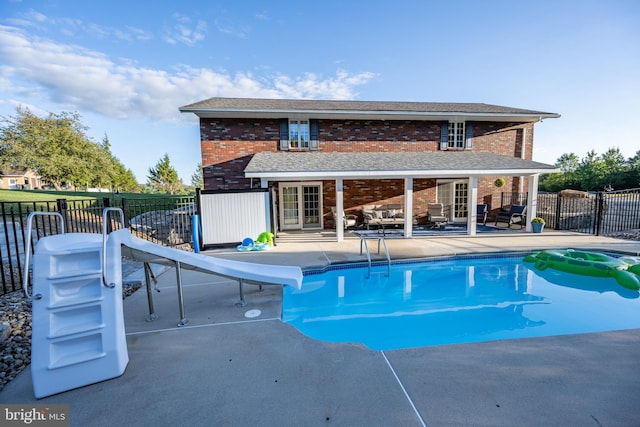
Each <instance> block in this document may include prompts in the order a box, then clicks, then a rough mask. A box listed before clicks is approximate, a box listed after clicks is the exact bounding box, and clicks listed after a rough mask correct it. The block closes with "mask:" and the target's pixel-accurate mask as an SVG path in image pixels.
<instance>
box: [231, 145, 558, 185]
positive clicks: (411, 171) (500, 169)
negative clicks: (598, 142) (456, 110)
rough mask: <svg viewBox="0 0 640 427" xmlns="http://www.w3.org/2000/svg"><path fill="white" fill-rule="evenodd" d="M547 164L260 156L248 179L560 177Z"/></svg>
mask: <svg viewBox="0 0 640 427" xmlns="http://www.w3.org/2000/svg"><path fill="white" fill-rule="evenodd" d="M556 171H557V168H556V167H555V166H552V165H548V164H545V163H539V162H534V161H531V160H526V159H520V158H516V157H510V156H503V155H499V154H493V153H485V152H469V151H459V152H458V151H456V152H454V151H452V152H419V153H415V152H392V153H389V152H385V153H371V152H367V153H342V152H326V153H323V152H304V153H294V152H280V153H271V152H263V153H256V154H255V155H254V156H253V158H252V159H251V161H250V162H249V164H248V165H247V167H246V168H245V171H244V172H245V176H247V177H249V178H250V177H254V178H262V177H268V178H286V179H292V178H306V179H311V178H315V179H323V178H326V179H331V178H336V177H344V178H347V177H349V178H352V179H354V178H367V177H368V178H402V177H408V176H413V177H439V178H444V177H461V176H483V175H484V176H500V175H508V176H513V175H529V174H535V173H549V172H556Z"/></svg>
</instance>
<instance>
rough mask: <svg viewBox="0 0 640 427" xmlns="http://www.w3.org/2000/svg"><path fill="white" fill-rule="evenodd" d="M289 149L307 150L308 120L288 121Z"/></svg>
mask: <svg viewBox="0 0 640 427" xmlns="http://www.w3.org/2000/svg"><path fill="white" fill-rule="evenodd" d="M289 148H309V121H308V120H289Z"/></svg>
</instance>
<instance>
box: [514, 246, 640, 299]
mask: <svg viewBox="0 0 640 427" xmlns="http://www.w3.org/2000/svg"><path fill="white" fill-rule="evenodd" d="M524 262H529V263H533V266H534V267H535V268H537V269H538V270H546V269H547V268H553V269H555V270H559V271H564V272H566V273H573V274H581V275H583V276H594V277H613V278H614V279H616V280H617V282H618V283H619V284H620V285H622V286H624V287H625V288H628V289H632V290H634V291H637V290H640V263H636V264H633V265H632V264H629V262H633V261H631V260H629V259H624V258H623V259H618V258H614V257H612V256H609V255H605V254H602V253H599V252H587V251H580V250H575V249H567V250H545V251H540V252H536V253H534V254H531V255H527V256H526V257H525V258H524Z"/></svg>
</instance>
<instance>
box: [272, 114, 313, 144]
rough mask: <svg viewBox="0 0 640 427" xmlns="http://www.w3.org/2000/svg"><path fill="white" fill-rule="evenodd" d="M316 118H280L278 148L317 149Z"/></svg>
mask: <svg viewBox="0 0 640 427" xmlns="http://www.w3.org/2000/svg"><path fill="white" fill-rule="evenodd" d="M319 133H320V131H319V126H318V120H313V119H297V118H296V119H281V120H280V150H282V151H287V150H310V151H316V150H318V137H319Z"/></svg>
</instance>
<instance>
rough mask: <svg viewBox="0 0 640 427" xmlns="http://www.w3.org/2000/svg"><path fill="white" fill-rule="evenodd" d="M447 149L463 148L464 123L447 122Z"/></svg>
mask: <svg viewBox="0 0 640 427" xmlns="http://www.w3.org/2000/svg"><path fill="white" fill-rule="evenodd" d="M449 148H465V144H464V122H449Z"/></svg>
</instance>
